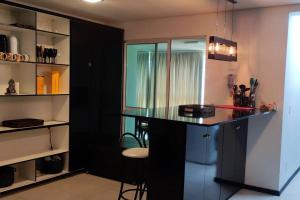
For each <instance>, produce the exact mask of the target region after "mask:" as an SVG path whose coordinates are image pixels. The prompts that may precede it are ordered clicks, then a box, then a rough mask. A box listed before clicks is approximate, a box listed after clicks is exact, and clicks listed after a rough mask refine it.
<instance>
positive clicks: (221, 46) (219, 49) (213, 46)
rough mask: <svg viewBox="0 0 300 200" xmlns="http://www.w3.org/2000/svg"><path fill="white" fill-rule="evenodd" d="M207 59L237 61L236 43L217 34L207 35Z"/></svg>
mask: <svg viewBox="0 0 300 200" xmlns="http://www.w3.org/2000/svg"><path fill="white" fill-rule="evenodd" d="M208 59H214V60H222V61H231V62H236V61H237V43H236V42H234V41H231V40H227V39H224V38H220V37H217V36H211V37H209V47H208Z"/></svg>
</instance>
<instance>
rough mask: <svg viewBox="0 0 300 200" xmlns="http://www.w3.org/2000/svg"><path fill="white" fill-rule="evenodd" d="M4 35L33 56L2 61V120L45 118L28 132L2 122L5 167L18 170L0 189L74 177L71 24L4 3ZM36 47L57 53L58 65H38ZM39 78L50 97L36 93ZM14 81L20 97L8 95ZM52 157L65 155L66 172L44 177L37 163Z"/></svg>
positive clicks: (0, 20)
mask: <svg viewBox="0 0 300 200" xmlns="http://www.w3.org/2000/svg"><path fill="white" fill-rule="evenodd" d="M0 34H4V35H7V36H15V37H17V39H18V41H19V43H18V45H19V46H18V49H19V53H20V54H27V55H29V57H30V60H29V61H28V62H14V61H3V60H0V110H1V112H0V122H2V121H4V120H10V119H21V118H37V119H43V120H45V123H44V125H42V126H34V127H26V128H7V127H3V126H1V124H0V152H1V153H0V167H4V166H12V167H14V168H15V169H16V172H15V181H14V184H13V185H11V186H9V187H6V188H0V193H2V192H6V191H10V190H13V189H16V188H20V187H23V186H27V185H31V184H34V183H37V182H41V181H45V180H48V179H52V178H54V177H58V176H62V175H65V174H67V173H69V92H70V89H69V80H70V22H69V19H65V18H61V17H56V16H52V15H49V14H44V13H39V12H34V11H31V10H26V9H23V8H18V7H14V6H10V5H6V4H3V3H0ZM37 45H43V46H45V47H48V48H56V49H58V56H57V63H56V64H44V63H38V62H37V58H36V46H37ZM52 71H58V72H59V75H60V77H59V86H60V87H59V93H58V94H52V93H51V72H52ZM37 75H43V76H44V77H45V84H46V85H47V86H49V87H48V90H47V92H46V93H45V94H37ZM10 79H14V80H15V81H16V82H19V85H20V93H19V94H18V95H11V96H8V95H5V92H6V88H7V87H8V80H10ZM50 138H51V140H50ZM50 141H51V142H50ZM51 144H52V147H53V150H52V149H51ZM53 155H60V156H61V157H63V159H64V169H63V171H62V172H60V173H58V174H42V173H41V172H40V170H39V168H38V164H37V163H38V162H39V160H40V159H43V158H45V157H48V156H53Z"/></svg>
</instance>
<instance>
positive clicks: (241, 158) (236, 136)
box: [218, 119, 248, 200]
mask: <svg viewBox="0 0 300 200" xmlns="http://www.w3.org/2000/svg"><path fill="white" fill-rule="evenodd" d="M247 135H248V119H245V120H240V121H236V122H232V123H228V124H225V125H224V131H223V147H222V151H221V154H222V155H223V156H222V157H223V158H222V168H221V169H222V171H221V174H220V176H218V178H219V179H220V181H221V182H222V183H223V184H222V187H221V197H220V200H226V199H228V198H229V197H231V196H232V194H234V193H235V192H237V191H238V190H239V189H240V187H241V184H244V179H245V168H246V152H247Z"/></svg>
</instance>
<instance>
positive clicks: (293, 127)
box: [280, 12, 300, 187]
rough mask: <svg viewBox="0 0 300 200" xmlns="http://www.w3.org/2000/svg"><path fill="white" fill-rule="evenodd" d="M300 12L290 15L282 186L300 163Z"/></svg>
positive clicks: (282, 151) (282, 149)
mask: <svg viewBox="0 0 300 200" xmlns="http://www.w3.org/2000/svg"><path fill="white" fill-rule="evenodd" d="M299 36H300V13H299V12H298V13H292V14H291V15H290V23H289V34H288V47H287V61H286V70H285V91H284V112H283V129H282V148H281V174H280V183H281V185H280V186H281V187H282V186H283V184H284V183H285V182H286V181H287V180H288V179H289V177H290V176H291V174H293V173H294V172H295V171H296V170H297V168H298V167H299V163H300V148H299V145H300V132H299V130H300V123H299V117H298V116H299V113H300V104H299V99H300V77H299V74H300V59H299V52H300V45H299V44H300V37H299Z"/></svg>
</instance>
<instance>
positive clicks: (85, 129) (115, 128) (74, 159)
mask: <svg viewBox="0 0 300 200" xmlns="http://www.w3.org/2000/svg"><path fill="white" fill-rule="evenodd" d="M122 52H123V30H121V29H117V28H112V27H109V26H104V25H100V24H95V23H90V22H86V21H81V20H71V80H70V81H71V84H70V86H71V88H70V90H71V95H70V113H71V114H70V124H71V126H70V127H71V128H70V169H71V170H77V169H81V168H85V169H87V170H88V171H89V172H91V173H93V174H95V175H101V176H105V177H109V178H114V177H115V176H116V174H117V173H118V172H119V162H118V161H119V158H120V155H119V154H120V153H119V137H120V116H119V114H120V112H121V99H122V96H121V94H122V60H123V57H122Z"/></svg>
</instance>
